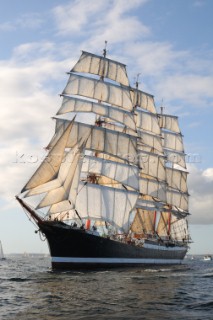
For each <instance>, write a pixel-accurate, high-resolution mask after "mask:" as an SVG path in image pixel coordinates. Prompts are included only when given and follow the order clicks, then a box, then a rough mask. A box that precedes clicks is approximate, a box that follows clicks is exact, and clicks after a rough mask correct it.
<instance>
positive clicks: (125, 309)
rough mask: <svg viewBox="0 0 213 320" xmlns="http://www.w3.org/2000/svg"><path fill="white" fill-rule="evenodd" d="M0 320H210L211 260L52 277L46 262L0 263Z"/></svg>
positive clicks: (44, 259)
mask: <svg viewBox="0 0 213 320" xmlns="http://www.w3.org/2000/svg"><path fill="white" fill-rule="evenodd" d="M0 319H1V320H4V319H5V320H6V319H18V320H22V319H24V320H31V319H45V320H52V319H60V320H64V319H75V320H78V319H107V320H108V319H110V320H113V319H116V320H117V319H121V320H125V319H130V320H132V319H147V320H152V319H159V320H162V319H169V320H171V319H174V320H177V319H181V320H183V319H184V320H185V319H190V320H193V319H196V320H199V319H205V320H212V319H213V260H212V261H203V260H202V258H201V257H200V258H199V257H196V258H195V259H194V260H191V259H185V260H184V262H183V264H182V265H180V266H165V267H162V266H161V267H155V266H154V267H144V268H134V269H130V268H126V269H114V270H96V271H95V270H94V271H72V272H53V271H52V270H51V265H50V258H49V257H44V256H39V255H33V256H32V255H30V256H22V255H19V256H18V255H14V256H8V257H7V260H4V261H0Z"/></svg>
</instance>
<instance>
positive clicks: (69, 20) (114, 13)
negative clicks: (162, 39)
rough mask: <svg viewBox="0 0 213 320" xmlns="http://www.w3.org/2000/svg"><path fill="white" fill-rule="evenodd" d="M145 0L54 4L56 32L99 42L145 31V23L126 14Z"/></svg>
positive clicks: (81, 0) (147, 31)
mask: <svg viewBox="0 0 213 320" xmlns="http://www.w3.org/2000/svg"><path fill="white" fill-rule="evenodd" d="M147 1H148V0H133V1H121V0H110V1H105V2H104V1H96V0H91V1H89V2H86V1H85V0H78V1H74V2H70V4H68V5H65V6H57V7H55V8H54V9H53V10H52V12H53V15H54V17H55V21H56V26H57V30H58V34H60V35H68V34H73V37H75V34H78V36H79V35H80V36H84V38H85V37H86V38H87V41H88V43H91V42H93V41H95V43H100V41H101V43H102V44H103V42H104V40H108V41H110V42H111V43H116V42H118V43H121V42H124V41H129V40H130V39H132V38H139V37H142V36H143V35H147V34H149V32H150V30H149V28H148V27H147V26H145V25H143V23H142V22H141V21H140V20H139V19H138V18H137V17H136V16H132V17H131V16H130V15H128V16H127V14H128V13H129V12H130V10H132V9H136V8H137V7H140V6H142V5H144V4H145V3H146V2H147Z"/></svg>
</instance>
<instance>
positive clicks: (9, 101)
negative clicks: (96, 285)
mask: <svg viewBox="0 0 213 320" xmlns="http://www.w3.org/2000/svg"><path fill="white" fill-rule="evenodd" d="M0 4H1V11H0V41H1V50H0V112H1V113H0V114H1V116H0V136H1V149H0V150H1V157H0V164H1V175H0V196H1V198H0V204H1V211H0V240H1V241H2V244H3V248H4V251H5V253H23V252H37V253H47V252H48V245H47V242H43V241H41V239H40V238H39V236H38V234H35V233H34V231H35V230H36V227H35V226H34V225H33V224H32V223H31V221H29V219H28V217H27V216H26V215H25V214H24V212H23V209H22V208H21V207H20V205H19V204H18V203H17V202H16V200H15V195H16V194H18V193H19V192H20V190H21V189H22V187H23V186H24V185H25V183H26V182H27V180H28V179H29V178H30V176H31V174H32V173H33V172H34V171H35V169H36V168H37V167H38V162H39V161H41V159H42V157H43V156H44V155H45V150H44V148H45V146H46V145H47V144H48V142H49V141H50V138H51V136H52V135H53V132H54V121H53V120H52V119H51V117H53V116H54V115H55V114H56V112H57V110H58V109H59V107H60V104H61V98H60V96H59V95H60V93H61V92H62V91H63V89H64V87H65V85H66V82H67V79H68V76H67V74H66V72H68V71H69V70H70V69H71V68H72V66H73V65H74V64H75V62H77V60H78V58H79V56H80V54H81V50H85V51H89V52H93V53H95V54H102V51H103V48H104V42H105V40H107V41H108V45H107V55H108V57H109V58H111V59H114V60H119V61H120V62H123V63H125V64H126V65H127V71H128V76H129V79H130V82H131V84H132V85H134V83H135V79H136V75H137V74H138V73H140V78H139V81H140V89H141V90H143V91H146V92H149V93H151V94H153V95H154V96H155V103H156V106H157V109H158V111H159V110H160V105H161V104H162V101H163V107H164V112H165V113H171V114H174V115H178V116H179V122H180V127H181V130H182V133H183V135H184V141H185V152H186V154H187V169H188V171H189V193H190V213H191V215H190V218H189V222H190V232H191V236H192V239H193V241H194V243H193V244H192V245H191V249H190V253H191V254H202V253H204V254H205V253H212V254H213V142H212V136H213V126H212V121H213V63H212V62H213V37H212V27H213V20H212V12H213V1H212V0H131V1H129V0H108V1H97V0H72V1H66V0H61V1H56V0H45V1H40V0H37V1H29V0H22V1H18V0H7V1H3V0H0Z"/></svg>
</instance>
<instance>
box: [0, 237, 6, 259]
mask: <svg viewBox="0 0 213 320" xmlns="http://www.w3.org/2000/svg"><path fill="white" fill-rule="evenodd" d="M0 260H5V256H4V252H3V248H2V243H1V241H0Z"/></svg>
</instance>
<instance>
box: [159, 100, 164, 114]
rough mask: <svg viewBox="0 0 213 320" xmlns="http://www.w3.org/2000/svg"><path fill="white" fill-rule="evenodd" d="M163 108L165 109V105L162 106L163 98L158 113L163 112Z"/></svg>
mask: <svg viewBox="0 0 213 320" xmlns="http://www.w3.org/2000/svg"><path fill="white" fill-rule="evenodd" d="M163 109H165V107H163V99H162V101H161V106H160V113H161V114H163Z"/></svg>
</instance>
